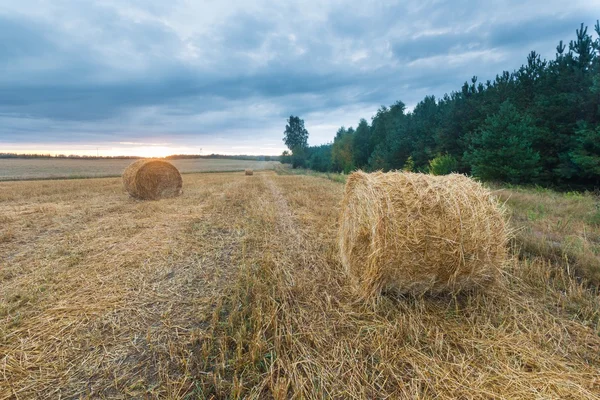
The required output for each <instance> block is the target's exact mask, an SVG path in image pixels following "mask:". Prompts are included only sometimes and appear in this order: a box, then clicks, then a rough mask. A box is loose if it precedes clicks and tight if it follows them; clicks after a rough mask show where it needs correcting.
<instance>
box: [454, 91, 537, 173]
mask: <svg viewBox="0 0 600 400" xmlns="http://www.w3.org/2000/svg"><path fill="white" fill-rule="evenodd" d="M536 135H537V131H536V128H535V126H534V124H533V121H532V120H531V118H530V117H528V116H527V115H521V114H520V113H519V112H518V111H517V109H516V108H515V107H514V106H513V105H512V104H511V103H510V102H508V101H506V102H504V103H502V105H501V106H500V110H499V111H498V113H496V114H494V115H492V116H490V117H488V118H486V119H485V121H484V122H483V124H482V126H481V128H480V129H479V130H478V131H477V132H476V133H475V134H473V135H472V136H471V140H470V147H469V150H468V152H467V153H466V154H465V159H466V160H467V161H468V162H469V163H470V164H471V169H472V171H473V175H475V176H477V177H479V178H481V179H484V180H497V181H504V182H510V183H523V182H531V181H533V180H534V179H535V178H536V177H537V175H538V174H539V172H540V169H541V167H540V155H539V153H538V152H537V151H535V150H534V149H533V148H532V143H533V140H534V139H535V138H536Z"/></svg>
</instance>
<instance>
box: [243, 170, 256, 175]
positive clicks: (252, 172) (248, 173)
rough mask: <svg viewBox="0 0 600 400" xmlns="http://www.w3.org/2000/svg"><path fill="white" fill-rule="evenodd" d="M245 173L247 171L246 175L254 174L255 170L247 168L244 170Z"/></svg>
mask: <svg viewBox="0 0 600 400" xmlns="http://www.w3.org/2000/svg"><path fill="white" fill-rule="evenodd" d="M244 173H245V174H246V175H254V171H252V170H251V169H247V170H245V171H244Z"/></svg>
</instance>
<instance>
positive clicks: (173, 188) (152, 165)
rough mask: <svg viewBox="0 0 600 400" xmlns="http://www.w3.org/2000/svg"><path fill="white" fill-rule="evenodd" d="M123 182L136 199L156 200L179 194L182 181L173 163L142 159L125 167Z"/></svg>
mask: <svg viewBox="0 0 600 400" xmlns="http://www.w3.org/2000/svg"><path fill="white" fill-rule="evenodd" d="M123 184H124V186H125V189H126V190H127V191H128V192H129V194H130V195H131V196H132V197H135V198H136V199H142V200H158V199H162V198H166V197H175V196H179V195H180V194H181V187H182V185H183V181H182V179H181V174H179V171H178V170H177V168H175V167H174V166H173V164H171V163H169V162H167V161H163V160H150V159H142V160H137V161H135V162H134V163H132V164H130V165H129V166H128V167H127V168H126V169H125V171H124V172H123Z"/></svg>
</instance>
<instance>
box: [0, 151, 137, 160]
mask: <svg viewBox="0 0 600 400" xmlns="http://www.w3.org/2000/svg"><path fill="white" fill-rule="evenodd" d="M0 158H45V159H50V158H73V159H77V160H79V159H85V160H104V159H106V160H114V159H125V160H129V159H138V158H143V157H136V156H80V155H76V154H70V155H66V154H56V155H52V154H17V153H0Z"/></svg>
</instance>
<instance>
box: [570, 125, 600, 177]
mask: <svg viewBox="0 0 600 400" xmlns="http://www.w3.org/2000/svg"><path fill="white" fill-rule="evenodd" d="M569 155H570V156H571V160H572V162H573V164H574V165H575V166H576V167H577V168H578V174H579V175H580V176H583V177H587V178H591V179H594V180H596V182H600V126H598V127H596V129H590V128H589V127H588V126H587V124H582V125H581V126H580V127H579V129H578V130H577V131H575V145H574V146H573V150H572V151H571V152H570V153H569Z"/></svg>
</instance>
